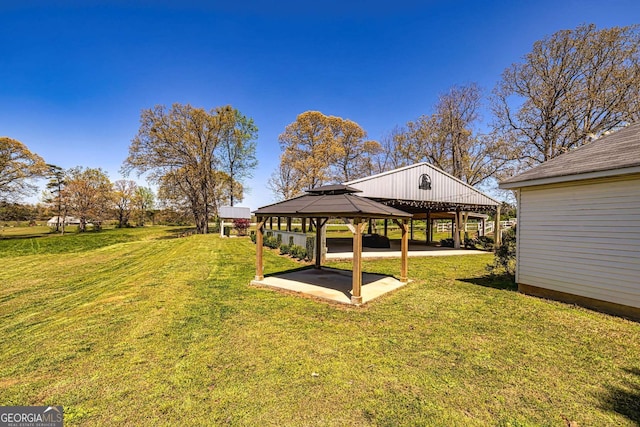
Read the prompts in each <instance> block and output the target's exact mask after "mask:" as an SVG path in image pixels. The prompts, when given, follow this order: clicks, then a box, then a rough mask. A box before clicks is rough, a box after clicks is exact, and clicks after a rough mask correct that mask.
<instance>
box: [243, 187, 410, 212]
mask: <svg viewBox="0 0 640 427" xmlns="http://www.w3.org/2000/svg"><path fill="white" fill-rule="evenodd" d="M358 191H359V190H357V189H354V188H350V187H348V186H346V185H328V186H326V187H319V188H314V189H312V190H310V191H309V192H308V194H305V195H303V196H300V197H296V198H293V199H289V200H285V201H283V202H279V203H275V204H273V205H269V206H264V207H262V208H259V209H258V210H256V211H254V214H256V215H257V216H295V217H349V218H355V217H360V218H411V214H410V213H408V212H405V211H401V210H399V209H395V208H392V207H390V206H386V205H383V204H382V203H378V202H375V201H373V200H370V199H367V198H365V197H360V196H356V195H355V194H353V193H355V192H358Z"/></svg>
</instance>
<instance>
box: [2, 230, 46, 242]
mask: <svg viewBox="0 0 640 427" xmlns="http://www.w3.org/2000/svg"><path fill="white" fill-rule="evenodd" d="M57 234H58V233H56V232H50V231H48V232H44V233H29V234H9V235H3V234H1V233H0V240H19V239H33V238H40V237H51V236H55V235H57Z"/></svg>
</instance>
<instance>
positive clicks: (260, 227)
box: [255, 216, 266, 280]
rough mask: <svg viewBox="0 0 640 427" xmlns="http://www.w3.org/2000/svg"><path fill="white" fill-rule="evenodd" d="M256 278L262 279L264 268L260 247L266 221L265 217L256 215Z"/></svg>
mask: <svg viewBox="0 0 640 427" xmlns="http://www.w3.org/2000/svg"><path fill="white" fill-rule="evenodd" d="M256 222H257V224H256V277H255V279H256V280H263V279H264V273H263V271H264V269H263V264H262V249H263V246H262V244H263V241H264V239H263V232H264V224H265V222H266V220H265V218H263V217H260V216H259V217H257V218H256Z"/></svg>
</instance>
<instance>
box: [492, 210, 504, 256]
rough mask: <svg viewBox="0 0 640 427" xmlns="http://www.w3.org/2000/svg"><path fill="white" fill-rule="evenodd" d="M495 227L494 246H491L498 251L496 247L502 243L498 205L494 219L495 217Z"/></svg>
mask: <svg viewBox="0 0 640 427" xmlns="http://www.w3.org/2000/svg"><path fill="white" fill-rule="evenodd" d="M495 221H496V223H495V227H494V232H493V236H494V240H495V244H494V245H493V247H494V249H495V250H498V247H499V246H500V244H501V243H502V230H500V205H498V206H497V207H496V217H495Z"/></svg>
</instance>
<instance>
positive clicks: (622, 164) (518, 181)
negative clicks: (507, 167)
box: [500, 123, 640, 188]
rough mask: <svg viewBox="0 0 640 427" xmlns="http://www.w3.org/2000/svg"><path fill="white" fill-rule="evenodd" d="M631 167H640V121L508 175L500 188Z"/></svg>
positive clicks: (575, 177)
mask: <svg viewBox="0 0 640 427" xmlns="http://www.w3.org/2000/svg"><path fill="white" fill-rule="evenodd" d="M630 168H640V123H635V124H631V125H629V126H627V127H625V128H623V129H620V130H618V131H616V132H613V133H610V134H608V135H605V136H603V137H601V138H600V139H597V140H595V141H593V142H591V143H589V144H585V145H583V146H581V147H579V148H577V149H575V150H573V151H570V152H568V153H565V154H562V155H560V156H558V157H555V158H553V159H551V160H549V161H547V162H545V163H542V164H541V165H539V166H536V167H534V168H532V169H529V170H528V171H526V172H523V173H521V174H520V175H516V176H514V177H512V178H509V179H506V180H504V181H502V182H501V183H500V188H518V187H520V186H525V185H533V184H534V181H535V182H536V183H537V182H540V181H541V180H550V179H553V178H556V179H555V180H554V181H555V182H562V181H572V180H577V179H581V178H583V176H582V175H583V174H588V173H594V172H601V174H600V175H602V176H609V175H611V176H613V175H620V174H622V173H625V171H628V172H630V173H633V172H634V170H635V169H630ZM606 171H610V172H611V173H610V174H607V173H606Z"/></svg>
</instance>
